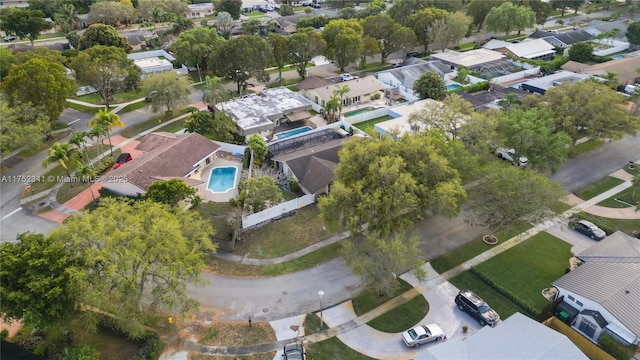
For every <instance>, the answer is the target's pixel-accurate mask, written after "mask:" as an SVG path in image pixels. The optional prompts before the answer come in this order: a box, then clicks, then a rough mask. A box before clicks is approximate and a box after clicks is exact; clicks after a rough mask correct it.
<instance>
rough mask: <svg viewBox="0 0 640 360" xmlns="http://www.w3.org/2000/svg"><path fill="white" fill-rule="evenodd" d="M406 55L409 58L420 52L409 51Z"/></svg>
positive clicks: (418, 55) (418, 54)
mask: <svg viewBox="0 0 640 360" xmlns="http://www.w3.org/2000/svg"><path fill="white" fill-rule="evenodd" d="M407 57H408V58H410V57H420V52H418V51H409V52H408V53H407Z"/></svg>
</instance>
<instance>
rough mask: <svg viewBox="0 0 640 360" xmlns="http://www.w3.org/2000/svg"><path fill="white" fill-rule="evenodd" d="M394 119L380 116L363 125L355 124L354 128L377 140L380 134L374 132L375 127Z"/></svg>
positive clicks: (364, 122)
mask: <svg viewBox="0 0 640 360" xmlns="http://www.w3.org/2000/svg"><path fill="white" fill-rule="evenodd" d="M390 119H393V118H392V117H391V116H389V115H384V116H380V117H377V118H375V119H371V120H367V121H363V122H361V123H357V124H354V125H353V126H355V127H357V128H358V129H360V130H362V131H364V132H366V133H367V134H369V135H370V136H372V137H374V138H377V137H378V133H377V132H376V131H375V130H373V126H374V125H375V124H377V123H381V122H383V121H387V120H390Z"/></svg>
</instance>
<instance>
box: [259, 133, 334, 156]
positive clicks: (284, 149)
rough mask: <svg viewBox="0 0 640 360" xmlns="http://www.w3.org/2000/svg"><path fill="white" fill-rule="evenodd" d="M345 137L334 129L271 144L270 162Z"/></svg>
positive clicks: (269, 147)
mask: <svg viewBox="0 0 640 360" xmlns="http://www.w3.org/2000/svg"><path fill="white" fill-rule="evenodd" d="M342 137H343V136H342V135H340V134H339V133H337V132H336V131H335V130H334V129H325V130H323V131H318V132H313V133H310V134H306V133H302V134H300V135H296V136H295V137H292V138H285V139H283V140H280V141H278V142H276V143H273V144H269V145H268V149H269V154H268V156H267V159H268V160H271V159H272V158H274V157H276V156H278V155H280V154H287V153H291V152H294V151H298V150H302V149H306V148H309V147H312V146H316V145H320V144H324V143H326V142H328V141H331V140H336V139H341V138H342Z"/></svg>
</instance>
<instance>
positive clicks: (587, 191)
mask: <svg viewBox="0 0 640 360" xmlns="http://www.w3.org/2000/svg"><path fill="white" fill-rule="evenodd" d="M623 182H624V181H622V180H620V179H618V178H615V177H612V176H607V177H604V178H602V179H600V180H598V181H596V182H593V183H591V184H589V185H588V186H587V187H585V188H584V189H581V190H580V191H578V192H577V194H576V195H577V196H578V197H579V198H580V199H582V200H589V199H592V198H594V197H596V196H598V195H600V194H602V193H603V192H605V191H607V190H609V189H613V188H614V187H616V186H618V185H620V184H622V183H623Z"/></svg>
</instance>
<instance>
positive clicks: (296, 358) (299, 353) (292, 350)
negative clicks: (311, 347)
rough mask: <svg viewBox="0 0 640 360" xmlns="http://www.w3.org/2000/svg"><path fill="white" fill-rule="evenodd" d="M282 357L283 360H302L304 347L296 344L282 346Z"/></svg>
mask: <svg viewBox="0 0 640 360" xmlns="http://www.w3.org/2000/svg"><path fill="white" fill-rule="evenodd" d="M282 357H283V358H284V359H285V360H304V358H305V353H304V346H302V344H298V343H291V344H287V345H285V346H284V354H282Z"/></svg>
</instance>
